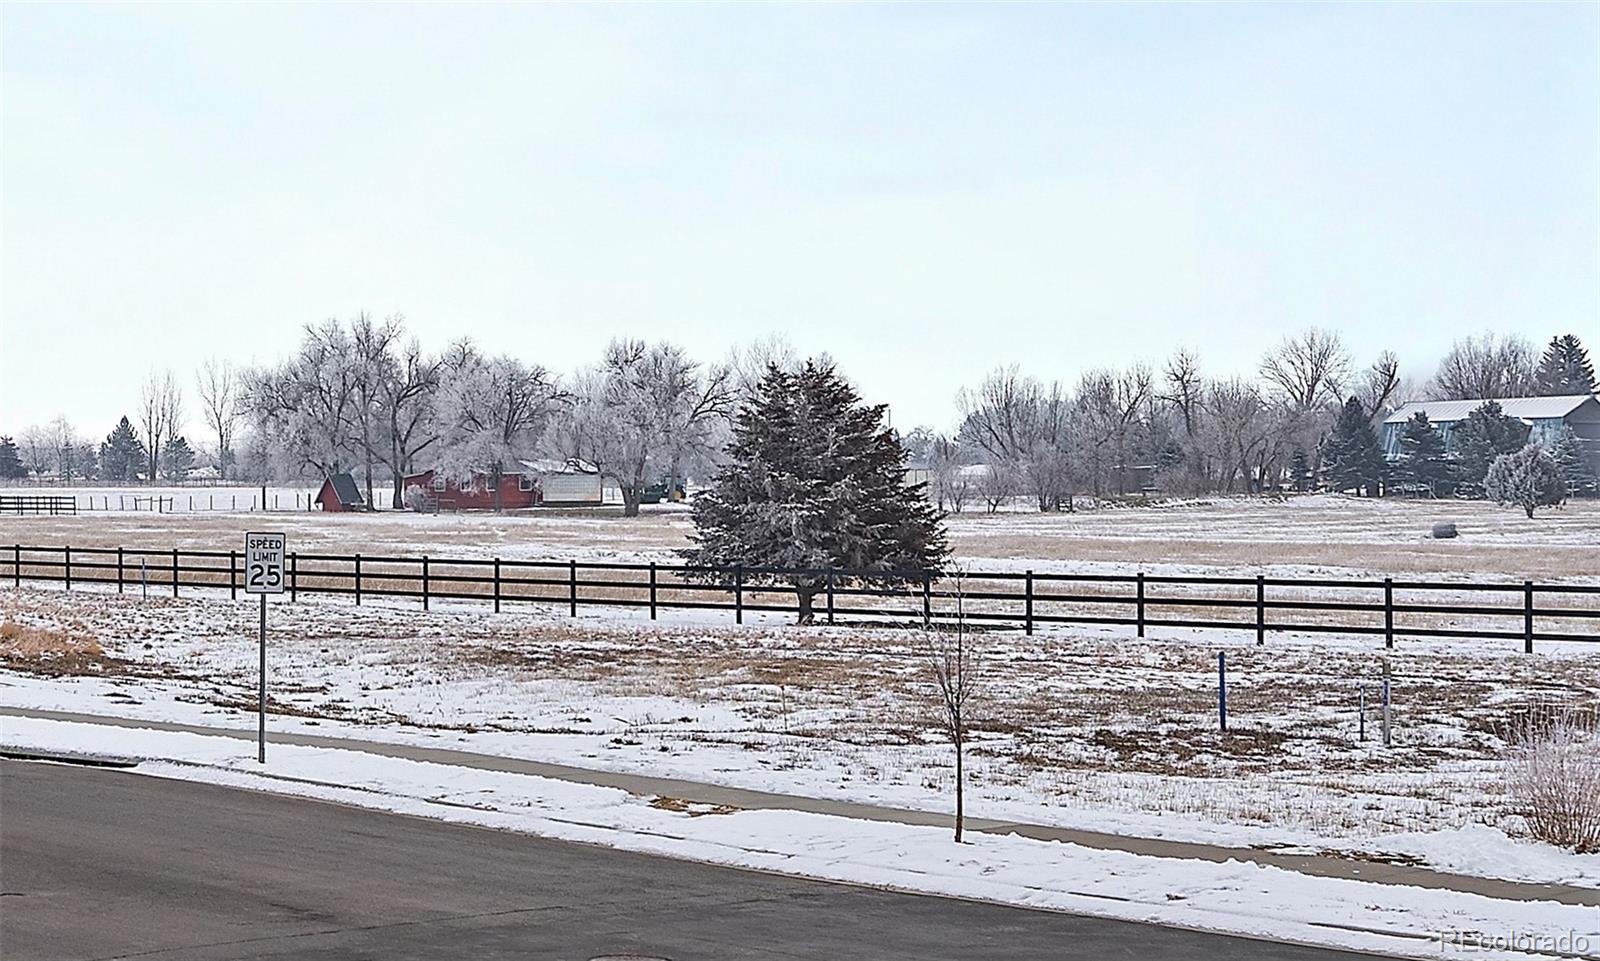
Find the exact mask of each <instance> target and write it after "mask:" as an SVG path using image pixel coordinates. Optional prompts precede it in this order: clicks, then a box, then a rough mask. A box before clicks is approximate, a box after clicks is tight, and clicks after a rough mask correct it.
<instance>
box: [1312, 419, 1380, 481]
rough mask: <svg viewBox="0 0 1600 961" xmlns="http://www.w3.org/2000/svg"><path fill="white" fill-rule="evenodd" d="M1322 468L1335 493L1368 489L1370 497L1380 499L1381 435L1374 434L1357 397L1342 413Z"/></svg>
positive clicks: (1324, 456) (1323, 456) (1329, 441)
mask: <svg viewBox="0 0 1600 961" xmlns="http://www.w3.org/2000/svg"><path fill="white" fill-rule="evenodd" d="M1322 467H1323V471H1324V474H1325V476H1326V477H1327V480H1328V487H1329V488H1330V489H1331V490H1335V491H1345V490H1356V489H1365V491H1366V493H1367V496H1369V497H1375V496H1377V494H1378V482H1379V481H1380V479H1381V478H1382V477H1383V470H1384V461H1383V451H1382V450H1381V449H1380V448H1379V447H1378V435H1377V434H1375V433H1373V431H1372V421H1371V420H1369V419H1368V418H1367V411H1366V408H1364V407H1362V406H1361V401H1359V400H1357V399H1355V398H1354V397H1352V398H1350V399H1349V400H1347V401H1345V404H1344V407H1342V408H1340V410H1339V418H1338V420H1336V421H1335V422H1334V425H1333V433H1332V434H1331V435H1329V437H1328V442H1327V445H1326V447H1325V448H1324V450H1323V455H1322Z"/></svg>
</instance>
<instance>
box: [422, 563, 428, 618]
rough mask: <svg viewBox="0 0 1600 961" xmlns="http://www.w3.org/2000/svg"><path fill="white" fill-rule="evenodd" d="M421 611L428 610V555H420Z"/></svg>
mask: <svg viewBox="0 0 1600 961" xmlns="http://www.w3.org/2000/svg"><path fill="white" fill-rule="evenodd" d="M422 609H423V610H427V609H428V555H426V554H424V555H422Z"/></svg>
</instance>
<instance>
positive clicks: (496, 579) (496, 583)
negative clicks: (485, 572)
mask: <svg viewBox="0 0 1600 961" xmlns="http://www.w3.org/2000/svg"><path fill="white" fill-rule="evenodd" d="M494 612H495V613H496V614H498V613H500V558H498V557H496V558H495V559H494Z"/></svg>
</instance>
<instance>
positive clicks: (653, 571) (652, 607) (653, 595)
mask: <svg viewBox="0 0 1600 961" xmlns="http://www.w3.org/2000/svg"><path fill="white" fill-rule="evenodd" d="M650 619H651V620H652V621H653V620H655V619H656V562H655V561H651V562H650Z"/></svg>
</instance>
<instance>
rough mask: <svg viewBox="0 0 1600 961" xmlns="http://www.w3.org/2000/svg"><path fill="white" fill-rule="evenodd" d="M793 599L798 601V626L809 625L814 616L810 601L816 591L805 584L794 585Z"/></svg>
mask: <svg viewBox="0 0 1600 961" xmlns="http://www.w3.org/2000/svg"><path fill="white" fill-rule="evenodd" d="M794 590H795V597H796V598H798V599H799V607H800V617H799V619H798V620H797V621H796V623H798V624H810V623H811V619H812V617H813V616H814V612H813V610H812V600H813V599H814V598H815V597H816V596H817V589H816V588H815V587H812V586H810V585H807V584H800V585H796V587H795V589H794Z"/></svg>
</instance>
